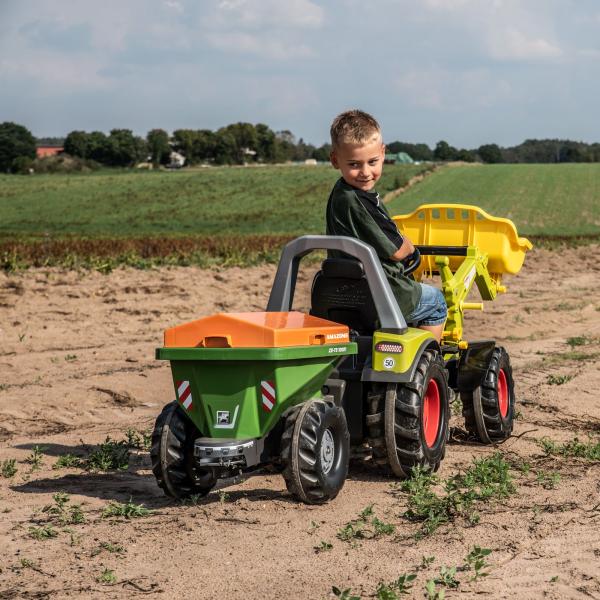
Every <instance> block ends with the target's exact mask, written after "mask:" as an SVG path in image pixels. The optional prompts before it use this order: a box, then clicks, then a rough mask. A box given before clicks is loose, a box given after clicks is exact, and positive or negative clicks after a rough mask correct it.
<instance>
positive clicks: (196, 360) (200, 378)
mask: <svg viewBox="0 0 600 600" xmlns="http://www.w3.org/2000/svg"><path fill="white" fill-rule="evenodd" d="M356 352H357V345H356V344H355V343H353V342H348V343H344V344H330V345H322V346H296V347H284V348H158V349H157V351H156V357H157V358H158V359H162V360H169V361H170V362H171V372H172V376H173V384H174V387H175V393H176V398H177V400H178V402H179V404H180V405H181V407H182V408H183V409H184V410H185V412H186V414H187V415H188V416H189V418H190V419H191V420H192V421H193V423H194V424H195V425H196V427H197V428H198V430H199V431H201V432H202V434H203V435H204V436H205V437H212V438H228V439H236V440H242V439H250V438H261V437H264V436H265V435H266V434H267V433H268V432H269V431H270V430H271V429H272V428H273V427H274V425H275V424H276V423H277V422H278V421H279V419H280V418H281V416H282V415H283V413H285V411H286V410H288V409H289V408H290V407H292V406H294V405H296V404H300V403H301V402H304V401H306V399H307V398H318V397H320V396H321V388H322V387H323V384H324V383H325V380H326V379H327V377H328V376H329V374H330V372H331V370H332V369H333V365H334V363H335V362H336V361H337V359H338V358H340V357H341V356H345V355H350V354H356Z"/></svg>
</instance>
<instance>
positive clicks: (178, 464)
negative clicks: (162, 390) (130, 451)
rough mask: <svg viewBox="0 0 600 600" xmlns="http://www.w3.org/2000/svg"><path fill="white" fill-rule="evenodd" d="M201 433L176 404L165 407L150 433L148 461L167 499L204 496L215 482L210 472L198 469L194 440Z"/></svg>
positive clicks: (212, 473) (174, 402)
mask: <svg viewBox="0 0 600 600" xmlns="http://www.w3.org/2000/svg"><path fill="white" fill-rule="evenodd" d="M199 435H200V433H199V432H198V430H197V429H196V427H195V426H194V424H193V423H192V421H190V419H189V418H188V417H187V416H186V415H185V414H184V412H183V411H182V410H181V408H180V407H179V404H178V403H177V402H176V401H173V402H170V403H169V404H167V405H165V407H164V408H163V410H162V412H161V413H160V415H159V416H158V418H157V419H156V423H155V425H154V431H153V432H152V447H151V449H150V458H151V460H152V472H153V473H154V476H155V477H156V481H157V483H158V485H159V487H161V488H162V489H163V491H164V492H165V494H166V495H167V496H172V497H173V498H186V497H188V496H192V495H194V494H199V495H201V496H205V495H206V494H208V492H209V491H210V490H211V489H212V488H213V486H214V485H215V483H216V478H215V475H214V472H213V471H212V470H211V469H198V468H197V467H196V464H195V461H194V440H195V439H196V437H198V436H199Z"/></svg>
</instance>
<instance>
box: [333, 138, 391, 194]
mask: <svg viewBox="0 0 600 600" xmlns="http://www.w3.org/2000/svg"><path fill="white" fill-rule="evenodd" d="M384 157H385V146H384V144H382V143H381V137H380V136H376V137H374V139H373V140H372V141H370V142H365V143H364V144H345V143H342V144H339V145H338V146H337V147H336V148H335V149H334V150H332V152H331V156H330V159H331V164H332V165H333V166H334V167H335V168H336V169H339V170H340V171H341V173H342V177H343V178H344V180H345V181H346V183H349V184H350V185H351V186H353V187H355V188H358V189H359V190H363V191H365V192H368V191H369V190H372V189H373V188H374V187H375V184H376V183H377V181H378V179H379V178H380V177H381V172H382V171H383V159H384Z"/></svg>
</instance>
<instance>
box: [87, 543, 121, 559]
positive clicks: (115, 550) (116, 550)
mask: <svg viewBox="0 0 600 600" xmlns="http://www.w3.org/2000/svg"><path fill="white" fill-rule="evenodd" d="M103 550H105V551H106V552H110V553H111V554H123V553H124V552H125V548H123V546H121V544H113V543H112V542H100V544H99V545H98V547H97V548H94V550H92V552H91V555H92V556H97V555H98V554H100V552H102V551H103Z"/></svg>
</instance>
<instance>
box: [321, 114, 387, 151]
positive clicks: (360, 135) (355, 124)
mask: <svg viewBox="0 0 600 600" xmlns="http://www.w3.org/2000/svg"><path fill="white" fill-rule="evenodd" d="M329 132H330V134H331V145H332V146H333V147H334V148H336V147H337V146H339V145H340V144H344V143H345V144H364V143H366V142H370V141H372V140H373V138H374V137H375V136H379V137H380V138H381V127H379V123H378V122H377V121H376V120H375V118H374V117H372V116H371V115H370V114H369V113H366V112H364V111H362V110H358V109H355V110H347V111H345V112H343V113H341V114H339V115H338V116H337V117H336V118H335V119H334V120H333V123H332V124H331V129H330V130H329Z"/></svg>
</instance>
